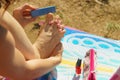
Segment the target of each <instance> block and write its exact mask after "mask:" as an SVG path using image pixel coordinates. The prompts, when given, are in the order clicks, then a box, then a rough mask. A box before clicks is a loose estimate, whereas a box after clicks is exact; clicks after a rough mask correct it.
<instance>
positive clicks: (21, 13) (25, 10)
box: [13, 3, 36, 27]
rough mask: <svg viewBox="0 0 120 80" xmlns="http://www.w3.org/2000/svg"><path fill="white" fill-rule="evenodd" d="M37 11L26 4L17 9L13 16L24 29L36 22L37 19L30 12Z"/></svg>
mask: <svg viewBox="0 0 120 80" xmlns="http://www.w3.org/2000/svg"><path fill="white" fill-rule="evenodd" d="M35 9H36V8H35V7H33V6H31V5H29V4H27V3H26V4H24V5H23V6H21V7H18V8H16V9H15V10H14V11H13V16H14V18H15V19H16V20H17V21H18V22H19V23H20V24H21V25H22V27H24V26H26V25H27V24H28V23H31V22H33V21H35V19H36V18H32V16H31V14H30V12H31V11H32V10H35Z"/></svg>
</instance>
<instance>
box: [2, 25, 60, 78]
mask: <svg viewBox="0 0 120 80" xmlns="http://www.w3.org/2000/svg"><path fill="white" fill-rule="evenodd" d="M61 51H62V48H61V44H59V45H58V46H57V47H56V49H55V51H54V52H53V54H52V55H51V57H49V58H47V59H33V60H29V61H26V60H25V58H24V56H23V55H22V54H21V52H20V51H19V50H18V49H16V48H15V40H14V38H13V36H12V34H11V33H10V32H9V31H8V30H6V29H5V28H3V27H0V74H1V75H3V76H5V77H8V78H11V79H13V80H32V79H35V78H38V77H40V76H42V75H44V74H45V73H47V72H49V71H51V70H52V69H53V68H54V67H55V66H56V65H57V64H59V63H60V61H61V57H62V55H61Z"/></svg>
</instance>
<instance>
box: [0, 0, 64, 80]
mask: <svg viewBox="0 0 120 80" xmlns="http://www.w3.org/2000/svg"><path fill="white" fill-rule="evenodd" d="M11 3H12V0H1V1H0V74H1V75H2V76H5V77H8V78H9V79H13V80H33V79H36V78H38V77H40V76H42V75H44V74H46V73H48V72H49V71H51V70H53V69H54V67H55V66H56V65H58V64H59V63H60V62H61V58H62V50H63V49H62V44H61V43H60V39H61V38H62V37H63V35H64V33H65V30H64V27H63V24H61V20H60V19H59V17H58V16H56V17H55V18H53V14H51V13H49V14H48V15H47V16H46V20H45V23H44V24H43V26H44V29H43V30H42V31H41V34H40V35H39V36H38V38H37V40H36V41H35V43H34V44H31V42H30V40H29V39H28V37H27V36H26V34H25V32H24V30H23V28H22V27H24V26H25V25H27V24H28V23H30V22H32V21H34V19H33V18H32V17H31V16H30V15H27V16H26V15H25V16H24V14H27V13H28V12H30V11H31V10H33V9H35V8H34V7H32V6H30V5H28V4H25V5H23V6H22V7H19V8H17V9H15V10H14V11H13V16H14V17H13V16H11V15H10V14H9V13H8V12H7V11H6V9H7V7H8V6H9V4H11ZM26 12H27V13H26ZM28 16H29V17H30V18H28ZM51 45H52V46H51Z"/></svg>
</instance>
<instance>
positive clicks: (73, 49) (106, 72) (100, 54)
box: [48, 28, 120, 80]
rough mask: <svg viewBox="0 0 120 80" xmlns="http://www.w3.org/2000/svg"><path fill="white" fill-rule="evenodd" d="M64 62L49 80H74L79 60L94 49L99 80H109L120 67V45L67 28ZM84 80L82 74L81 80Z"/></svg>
mask: <svg viewBox="0 0 120 80" xmlns="http://www.w3.org/2000/svg"><path fill="white" fill-rule="evenodd" d="M61 41H62V43H63V46H64V52H63V60H62V63H61V64H60V65H58V66H57V68H56V71H55V72H54V73H51V74H49V75H48V76H49V77H50V78H49V80H74V75H75V64H76V61H77V59H78V58H79V59H84V56H85V54H86V52H87V51H88V50H89V49H91V48H93V49H94V50H95V51H96V52H97V67H96V76H97V80H109V78H110V77H111V76H112V75H113V73H114V72H115V71H116V70H117V68H118V67H119V66H120V43H119V42H117V41H115V40H111V39H106V38H103V37H99V36H96V35H92V34H89V33H86V32H82V31H79V30H75V29H71V28H66V33H65V36H64V38H63V39H62V40H61ZM76 80H82V74H81V76H80V78H78V79H76Z"/></svg>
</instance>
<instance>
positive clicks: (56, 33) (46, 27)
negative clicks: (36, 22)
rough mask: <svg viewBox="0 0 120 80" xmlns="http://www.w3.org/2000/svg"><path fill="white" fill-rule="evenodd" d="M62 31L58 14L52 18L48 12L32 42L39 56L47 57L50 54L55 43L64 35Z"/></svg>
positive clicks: (62, 26)
mask: <svg viewBox="0 0 120 80" xmlns="http://www.w3.org/2000/svg"><path fill="white" fill-rule="evenodd" d="M64 33H65V30H64V25H63V24H62V23H61V20H60V18H59V16H56V17H55V18H53V14H52V13H49V14H48V15H47V16H46V21H45V23H44V24H43V25H42V30H41V31H40V34H39V36H38V38H37V40H36V42H35V44H34V45H35V46H36V48H37V49H38V51H39V53H40V57H41V58H47V57H49V56H50V55H51V53H52V51H53V50H54V48H55V47H56V45H57V44H58V43H59V42H60V40H61V38H62V37H63V36H64Z"/></svg>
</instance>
